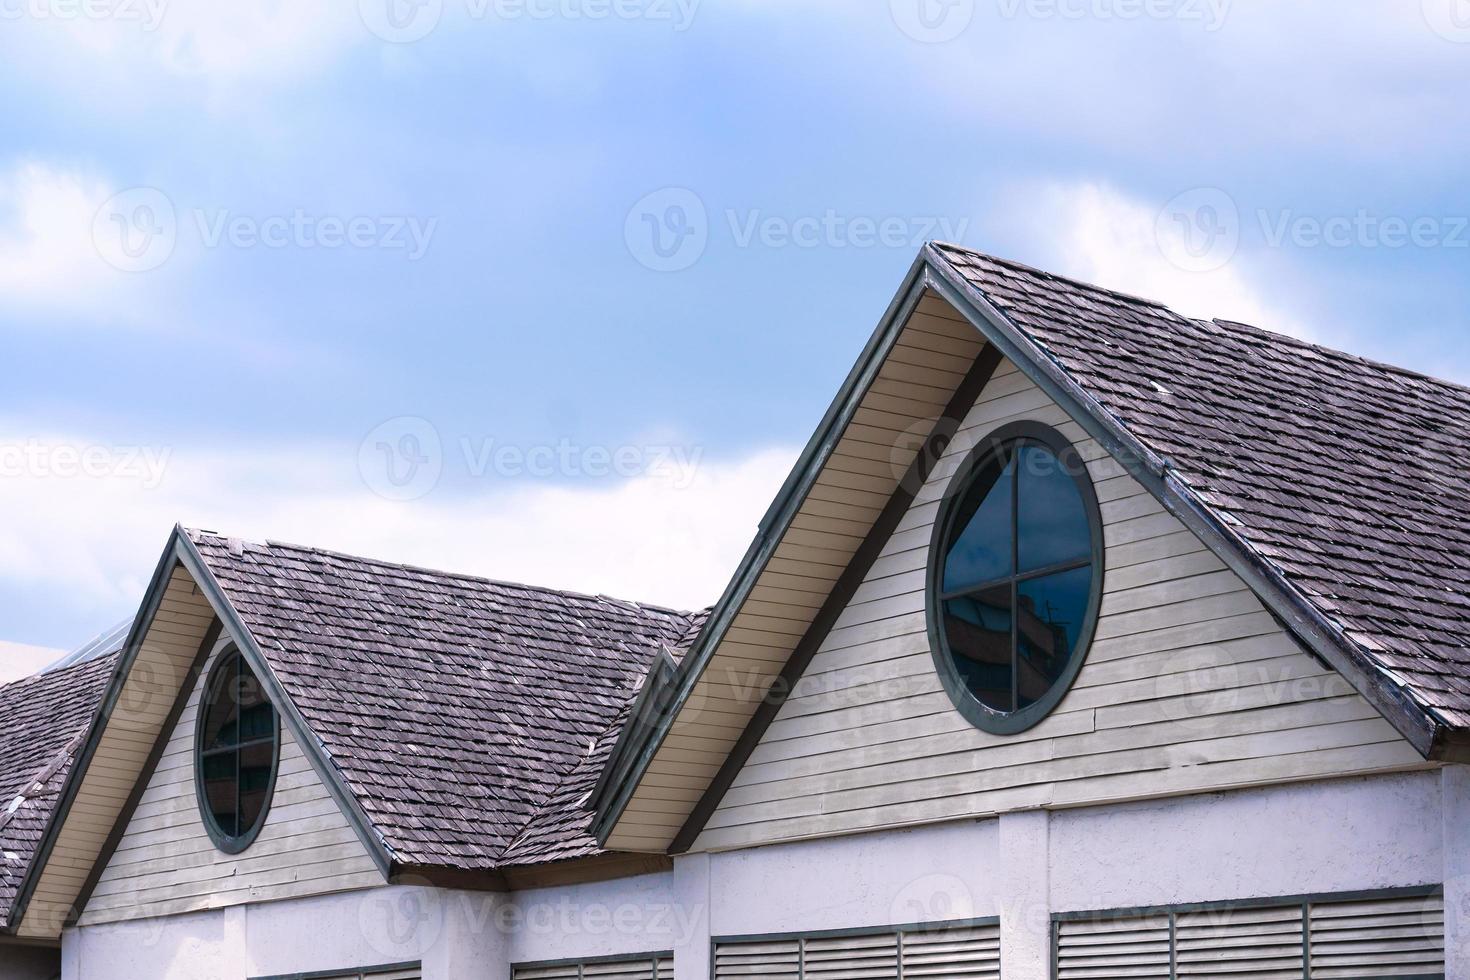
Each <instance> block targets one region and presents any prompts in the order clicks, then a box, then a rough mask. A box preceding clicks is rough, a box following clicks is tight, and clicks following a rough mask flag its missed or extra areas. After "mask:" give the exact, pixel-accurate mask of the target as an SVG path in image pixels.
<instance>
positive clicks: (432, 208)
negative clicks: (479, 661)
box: [0, 0, 1470, 656]
mask: <svg viewBox="0 0 1470 980" xmlns="http://www.w3.org/2000/svg"><path fill="white" fill-rule="evenodd" d="M390 3H391V4H393V6H392V7H389V6H387V5H388V4H390ZM1467 83H1470V3H1467V2H1466V0H1423V2H1422V3H1421V2H1420V0H1365V2H1362V3H1353V4H1342V3H1329V2H1320V0H1303V2H1297V3H1293V4H1289V5H1288V4H1281V3H1279V2H1271V0H1235V2H1229V0H891V2H890V0H870V2H852V0H842V2H839V0H812V2H807V3H801V2H796V0H786V2H777V0H723V2H721V0H703V2H696V0H417V2H415V0H361V2H358V0H350V2H339V0H321V2H303V0H295V2H286V0H281V2H268V3H258V4H257V3H246V4H242V5H240V6H239V8H238V9H233V8H232V9H228V10H226V9H224V8H223V6H222V5H219V4H214V3H209V2H205V0H91V5H90V6H85V7H84V6H83V5H81V4H80V3H78V2H77V0H0V85H3V88H4V91H6V92H8V93H11V97H10V98H7V99H6V101H5V105H4V107H3V109H0V113H3V115H0V122H3V124H0V343H3V351H4V354H5V361H6V363H7V364H8V365H9V366H10V370H9V371H7V372H6V378H5V384H4V389H3V391H4V395H3V399H0V504H3V506H4V507H5V510H6V513H7V516H8V517H9V520H7V521H6V522H5V526H4V528H3V529H0V641H5V642H9V643H11V644H31V645H40V646H43V647H67V646H71V645H73V644H75V643H78V642H80V641H82V640H84V639H85V638H86V637H87V636H89V635H90V634H92V633H94V632H96V631H98V630H100V629H102V628H103V627H105V626H107V625H109V624H110V623H111V622H113V621H115V620H117V619H119V618H121V617H123V616H126V615H129V614H130V613H131V612H132V611H133V609H134V608H135V607H136V604H137V601H138V599H139V597H140V594H141V590H142V588H143V586H144V584H145V582H146V578H147V575H148V573H149V571H150V570H151V568H152V565H153V563H154V561H155V560H156V557H157V554H158V552H159V550H160V549H161V547H162V546H163V543H164V538H165V536H166V534H167V531H168V529H169V527H170V526H171V525H172V523H173V522H174V521H176V520H177V521H182V522H184V523H187V524H193V525H197V526H204V527H208V528H212V529H216V530H220V531H223V532H227V533H233V534H239V535H241V536H247V537H271V538H275V539H281V540H290V541H297V542H302V543H310V544H320V545H323V546H328V547H335V548H339V549H343V550H350V551H355V552H359V553H365V554H370V555H377V556H382V557H387V558H394V559H401V560H406V561H413V562H418V563H422V564H429V565H435V566H441V567H448V568H454V569H460V570H465V571H471V572H477V573H482V574H488V575H493V576H496V577H501V578H509V579H519V580H529V581H536V582H544V583H546V584H554V585H563V586H568V587H573V588H580V589H586V590H591V591H602V592H607V593H611V594H615V595H621V596H626V597H632V598H640V599H647V600H650V601H660V602H665V603H669V604H675V605H681V606H692V605H698V604H702V603H705V602H708V601H711V600H713V598H715V596H716V595H717V594H718V592H719V590H720V588H721V587H722V586H723V584H724V581H725V579H726V577H727V576H728V575H729V573H730V571H731V570H732V569H733V565H734V563H735V561H736V560H737V559H738V557H739V555H740V553H741V552H742V551H743V549H744V547H745V545H746V544H747V543H748V542H749V539H750V536H751V534H752V533H753V530H754V523H755V521H756V519H757V518H758V517H759V515H760V513H761V511H762V510H763V509H764V507H765V504H766V503H767V501H768V499H769V497H770V495H771V493H772V492H773V491H774V489H775V487H776V486H777V485H778V484H779V482H780V480H781V478H782V477H783V476H784V473H785V471H786V469H787V467H788V466H789V464H790V462H791V460H792V458H793V457H794V454H795V452H796V450H797V448H798V447H799V446H800V444H801V443H802V442H803V441H804V440H805V439H806V437H807V435H808V434H809V432H810V431H811V429H812V427H813V426H814V424H815V423H816V421H817V419H818V418H819V417H820V415H821V412H822V411H823V409H824V408H825V406H826V404H827V402H828V400H829V399H830V398H831V396H832V393H833V392H834V390H835V389H836V386H837V385H838V383H839V382H840V380H841V378H842V376H843V375H844V374H845V373H846V371H847V369H848V367H849V366H850V364H851V361H852V359H853V357H854V356H855V355H856V353H857V352H858V350H859V349H860V347H861V345H862V343H863V341H864V340H865V339H866V337H867V335H868V333H869V332H870V330H871V329H872V327H873V325H874V324H875V322H876V321H877V319H878V317H879V315H880V314H881V312H882V310H883V308H884V306H885V305H886V303H887V301H888V299H889V298H890V297H891V295H892V293H893V291H894V289H895V288H896V286H897V285H898V282H899V280H900V279H901V277H902V275H903V273H904V271H905V270H906V269H907V267H908V266H909V264H910V262H911V261H912V260H913V257H914V255H915V253H916V251H917V247H918V245H919V243H920V242H921V241H922V240H923V239H924V238H927V237H941V238H953V239H959V240H960V241H962V242H963V243H965V244H968V245H972V246H975V247H978V248H981V249H984V250H987V251H991V252H995V253H998V254H1002V255H1006V256H1010V257H1014V258H1018V259H1021V260H1024V261H1027V262H1030V263H1032V264H1036V265H1040V266H1043V267H1046V268H1049V269H1054V270H1056V271H1059V272H1064V273H1069V274H1073V275H1077V276H1080V277H1083V278H1089V279H1093V280H1096V281H1100V282H1102V283H1104V284H1106V285H1110V286H1114V287H1117V288H1122V289H1125V290H1129V291H1133V292H1139V293H1144V294H1147V295H1151V296H1155V297H1158V298H1160V299H1164V300H1167V301H1169V302H1171V303H1173V304H1174V305H1176V307H1177V308H1180V309H1181V310H1182V311H1184V312H1187V313H1192V314H1195V315H1219V316H1231V317H1235V318H1238V319H1245V320H1250V321H1252V322H1257V323H1259V324H1260V325H1262V326H1267V327H1273V328H1276V329H1281V330H1285V331H1288V332H1292V333H1296V334H1299V335H1303V336H1307V337H1310V338H1311V339H1313V340H1317V341H1320V342H1322V343H1326V344H1330V345H1332V346H1337V347H1342V348H1345V349H1348V350H1352V351H1354V352H1356V353H1362V354H1365V355H1368V356H1372V357H1375V358H1379V359H1383V360H1388V361H1392V362H1396V363H1400V364H1403V365H1406V366H1409V367H1413V368H1417V369H1420V370H1424V371H1428V372H1431V373H1435V374H1439V375H1442V376H1446V377H1450V378H1453V379H1456V380H1460V381H1467V380H1470V315H1467V313H1466V309H1467V299H1470V277H1467V271H1470V229H1467V228H1466V216H1467V215H1470V192H1467V190H1466V187H1465V180H1464V178H1465V173H1466V170H1465V160H1466V157H1467V149H1470V145H1467V144H1470V100H1467V99H1465V98H1464V93H1465V91H1466V90H1467ZM654 230H657V232H658V234H659V236H660V238H659V247H658V248H655V239H654V238H653V237H652V236H653V233H654ZM415 460H417V461H418V463H419V465H418V468H416V469H409V468H408V467H410V466H411V465H412V463H413V461H415ZM390 465H392V466H395V467H397V468H398V469H397V472H395V473H392V474H390V473H389V472H388V470H387V467H388V466H390ZM395 479H396V481H397V482H395ZM16 656H20V653H17V654H16ZM37 656H39V655H37Z"/></svg>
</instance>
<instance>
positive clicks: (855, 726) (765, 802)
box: [695, 364, 1424, 850]
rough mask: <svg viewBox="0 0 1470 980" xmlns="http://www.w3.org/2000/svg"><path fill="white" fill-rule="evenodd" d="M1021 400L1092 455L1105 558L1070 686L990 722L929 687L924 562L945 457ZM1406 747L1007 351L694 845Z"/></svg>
mask: <svg viewBox="0 0 1470 980" xmlns="http://www.w3.org/2000/svg"><path fill="white" fill-rule="evenodd" d="M1021 419H1030V420H1035V421H1040V422H1043V423H1046V424H1048V425H1051V426H1053V427H1055V428H1057V429H1058V430H1060V431H1061V432H1062V433H1063V434H1064V435H1066V436H1067V437H1068V438H1069V439H1071V440H1072V441H1073V442H1074V443H1075V444H1076V445H1077V446H1078V448H1079V450H1080V452H1081V453H1082V456H1083V458H1084V459H1086V460H1087V461H1088V467H1089V470H1090V474H1091V476H1092V479H1093V480H1094V483H1095V485H1096V488H1097V493H1098V498H1099V502H1100V504H1101V508H1102V515H1103V521H1104V525H1105V533H1104V538H1105V542H1106V549H1107V555H1106V566H1107V571H1106V576H1105V579H1104V596H1103V600H1102V608H1101V614H1100V617H1099V622H1098V627H1097V633H1096V638H1095V640H1094V642H1093V644H1092V646H1091V648H1090V650H1089V651H1088V653H1087V660H1086V662H1085V665H1084V667H1083V669H1082V671H1081V673H1080V675H1079V676H1078V679H1077V682H1076V684H1075V686H1074V687H1073V689H1072V691H1071V692H1070V693H1069V694H1068V695H1067V696H1066V698H1065V699H1064V700H1063V701H1062V702H1061V704H1060V705H1059V706H1058V708H1057V710H1056V711H1055V712H1054V713H1053V714H1052V715H1051V716H1050V717H1048V718H1047V719H1046V720H1044V721H1043V722H1042V723H1041V724H1039V725H1037V726H1036V727H1035V728H1032V729H1031V730H1029V731H1027V732H1024V733H1022V734H1020V735H1014V736H997V735H991V734H987V733H985V732H981V731H978V730H977V729H975V728H974V727H972V726H971V725H970V724H969V723H967V722H966V721H965V720H964V719H963V718H962V717H961V716H960V715H959V713H958V712H957V711H956V710H955V708H954V706H953V704H952V703H951V701H950V700H949V698H948V697H947V696H946V695H945V693H944V692H943V690H942V689H941V687H940V682H939V677H938V675H937V674H936V672H935V669H934V664H933V661H932V658H931V654H930V651H929V640H928V636H927V632H926V615H925V599H924V586H925V566H926V564H927V562H928V559H929V550H928V549H929V543H930V536H931V532H932V528H933V524H934V521H935V519H936V515H937V513H938V510H939V501H940V498H941V495H942V492H943V490H944V488H945V486H946V485H947V483H948V481H949V479H950V478H951V477H952V475H953V474H954V472H955V471H956V469H957V467H958V465H959V463H960V462H961V460H962V459H963V458H964V456H965V455H966V453H967V452H968V450H969V449H970V448H971V447H972V446H974V445H975V444H976V442H977V441H978V440H980V439H982V438H983V437H984V436H985V435H987V434H988V433H989V432H990V431H992V430H993V429H995V428H996V427H997V426H999V425H1002V424H1004V423H1006V422H1011V421H1017V420H1021ZM1422 765H1424V763H1423V760H1422V759H1421V758H1420V757H1419V755H1418V754H1417V753H1416V752H1415V751H1414V750H1413V749H1412V748H1411V747H1410V746H1409V745H1408V743H1407V742H1405V741H1404V740H1403V739H1402V738H1401V737H1400V736H1399V735H1398V734H1397V733H1396V732H1395V731H1394V729H1393V728H1392V727H1391V726H1390V725H1389V724H1388V723H1387V722H1386V721H1384V720H1383V719H1382V718H1381V717H1380V716H1379V715H1378V713H1377V712H1376V711H1375V710H1374V709H1373V708H1372V707H1370V706H1369V705H1368V704H1367V702H1365V701H1364V700H1363V699H1362V698H1361V697H1360V696H1359V695H1357V694H1356V693H1354V692H1353V690H1352V689H1351V687H1350V686H1349V685H1348V684H1347V682H1346V681H1344V680H1343V679H1342V678H1341V677H1340V676H1339V675H1337V674H1335V673H1333V672H1332V671H1330V670H1329V669H1327V668H1325V667H1323V666H1322V665H1321V664H1319V663H1318V662H1317V661H1316V660H1314V659H1313V658H1312V657H1311V656H1309V655H1308V654H1307V653H1305V652H1304V651H1303V650H1302V649H1301V648H1300V647H1299V646H1298V644H1297V643H1296V642H1295V641H1294V640H1293V639H1292V638H1291V637H1290V636H1289V635H1288V634H1287V633H1285V632H1284V631H1283V630H1282V629H1281V627H1280V626H1279V625H1278V624H1277V622H1276V621H1275V620H1274V619H1273V618H1272V616H1271V615H1270V614H1268V613H1267V612H1266V610H1265V608H1264V606H1263V605H1262V604H1261V602H1260V601H1259V600H1258V599H1257V598H1256V597H1255V595H1254V594H1253V593H1252V592H1250V591H1249V590H1248V589H1247V588H1246V586H1245V584H1244V583H1243V582H1242V581H1241V580H1240V579H1239V578H1238V577H1237V576H1236V575H1235V574H1234V573H1233V572H1231V571H1229V570H1227V569H1226V568H1225V566H1224V564H1223V563H1222V562H1220V561H1219V560H1218V559H1217V558H1216V557H1215V556H1214V555H1213V554H1212V553H1210V552H1209V551H1208V550H1206V548H1205V546H1204V544H1203V543H1202V542H1201V541H1200V540H1199V539H1198V538H1196V537H1195V536H1194V535H1193V534H1192V533H1191V532H1190V531H1188V530H1186V529H1185V528H1184V526H1183V525H1182V524H1181V523H1180V522H1179V521H1178V520H1177V519H1175V518H1174V517H1173V516H1172V515H1170V514H1168V513H1167V512H1166V511H1165V510H1164V508H1163V507H1162V505H1160V504H1159V502H1158V501H1157V500H1156V499H1155V498H1154V497H1153V496H1152V495H1151V494H1149V493H1148V492H1147V491H1146V490H1145V489H1144V488H1143V487H1142V486H1141V485H1140V484H1139V483H1138V482H1137V481H1136V480H1134V479H1133V478H1132V477H1131V476H1129V475H1127V473H1126V472H1125V471H1124V470H1123V468H1122V467H1121V466H1120V465H1119V464H1118V463H1117V462H1116V461H1115V460H1114V459H1112V458H1111V457H1110V456H1109V455H1108V454H1107V453H1106V452H1105V451H1104V450H1103V449H1102V448H1101V447H1100V446H1099V445H1098V444H1097V443H1096V442H1095V441H1093V440H1091V439H1090V438H1088V437H1087V435H1086V433H1085V431H1084V430H1083V428H1082V427H1081V425H1079V424H1078V423H1076V422H1074V421H1073V420H1072V419H1070V418H1069V417H1068V416H1067V415H1066V414H1065V413H1064V412H1063V411H1062V410H1061V409H1060V408H1059V407H1058V406H1057V405H1056V404H1055V403H1054V402H1053V401H1052V400H1051V399H1050V397H1048V396H1047V395H1046V394H1045V393H1044V392H1043V391H1041V390H1040V389H1039V388H1037V387H1036V385H1034V384H1033V383H1032V382H1031V381H1030V380H1029V379H1028V378H1027V377H1026V376H1025V375H1024V374H1022V373H1021V372H1020V371H1019V370H1017V369H1016V368H1015V366H1014V365H1011V364H1004V365H1002V367H1001V368H1000V370H999V371H998V372H997V373H996V375H995V376H994V377H993V379H992V380H991V382H990V384H989V385H988V386H987V387H986V389H985V391H984V392H983V393H982V395H981V398H980V400H979V402H978V403H977V404H976V406H975V407H974V409H973V410H972V411H971V412H970V414H969V416H968V417H967V419H966V421H965V425H964V427H963V428H962V430H961V432H960V434H959V436H958V437H957V438H956V439H955V440H954V442H953V444H952V445H951V447H950V449H949V450H948V451H947V453H946V454H945V456H944V458H943V459H942V460H941V461H940V463H939V465H938V466H937V467H936V468H935V472H934V473H933V475H932V476H931V478H930V480H929V481H928V483H927V485H926V486H925V487H924V488H923V489H922V490H921V492H920V493H919V494H918V495H917V496H916V498H915V500H914V503H913V505H912V507H911V508H910V510H909V512H908V514H907V515H906V516H905V518H904V519H903V521H902V522H901V523H900V524H899V526H898V529H897V531H896V532H895V533H894V535H893V536H892V538H891V539H890V540H889V542H888V543H887V546H886V547H885V548H884V549H883V552H882V554H881V556H880V557H879V559H878V560H877V562H876V563H875V564H874V566H873V568H872V569H871V571H870V573H869V575H868V577H867V579H866V580H865V581H864V583H863V584H862V585H861V586H860V588H859V589H858V591H857V594H856V595H855V596H854V598H853V601H852V603H851V604H850V605H849V606H848V608H847V609H846V610H845V611H844V612H843V613H842V615H841V616H840V618H839V619H838V621H837V623H836V625H835V627H834V629H833V630H832V631H831V633H830V635H829V636H828V637H827V639H826V641H825V643H824V644H823V646H822V648H821V650H820V652H819V653H818V654H817V655H816V657H815V658H814V660H813V661H812V663H811V665H810V667H809V669H808V671H807V673H806V675H805V676H804V677H803V679H802V681H801V682H800V684H798V685H797V688H796V690H795V691H794V692H793V695H792V696H791V697H790V699H789V700H788V701H787V702H786V703H785V704H784V705H783V706H782V708H781V711H780V712H779V714H778V715H777V718H776V720H775V721H774V722H773V723H772V725H771V726H770V728H769V729H768V730H767V732H766V734H765V736H764V738H763V740H762V741H761V743H760V744H759V745H758V746H757V747H756V749H755V750H754V752H753V754H752V755H751V757H750V759H749V762H748V764H747V765H746V766H745V768H744V769H743V770H742V771H741V773H740V775H739V776H738V777H737V778H736V780H735V782H734V784H733V785H732V786H731V788H730V790H729V792H728V793H727V794H726V795H725V797H724V799H723V801H722V803H721V805H720V807H719V808H718V809H717V810H716V812H715V813H714V814H713V816H712V818H711V819H710V821H709V823H708V824H707V826H706V829H705V830H704V832H703V834H702V835H701V836H700V837H699V838H698V840H697V841H696V844H695V848H696V849H706V850H708V849H725V848H734V847H743V846H749V845H755V844H764V843H770V842H775V841H786V840H793V839H799V838H806V837H814V836H824V835H829V834H837V833H847V832H854V831H862V830H871V829H877V828H886V827H894V826H903V825H909V824H917V823H925V822H932V821H938V820H947V819H954V818H961V817H974V816H983V815H988V814H994V813H998V812H1002V811H1007V810H1014V809H1024V808H1032V807H1057V806H1075V805H1081V804H1089V803H1100V802H1107V801H1114V800H1126V799H1136V798H1145V797H1153V796H1162V795H1170V794H1179V793H1189V792H1197V791H1205V790H1216V789H1224V788H1232V787H1244V786H1250V785H1257V784H1262V783H1270V782H1278V781H1284V780H1294V779H1307V778H1315V777H1326V776H1336V775H1343V774H1350V773H1361V772H1368V771H1377V770H1388V769H1399V768H1411V767H1417V766H1422Z"/></svg>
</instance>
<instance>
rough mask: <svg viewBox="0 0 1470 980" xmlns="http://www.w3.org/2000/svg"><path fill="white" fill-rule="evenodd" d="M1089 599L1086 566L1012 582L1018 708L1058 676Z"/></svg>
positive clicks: (1089, 570)
mask: <svg viewBox="0 0 1470 980" xmlns="http://www.w3.org/2000/svg"><path fill="white" fill-rule="evenodd" d="M1091 598H1092V566H1091V565H1084V566H1083V567H1081V568H1074V569H1072V571H1070V572H1059V573H1057V574H1056V575H1047V576H1045V577H1043V578H1033V579H1028V580H1025V581H1022V582H1020V583H1018V584H1017V585H1016V641H1017V657H1016V676H1017V678H1018V682H1017V685H1016V687H1017V692H1018V694H1019V707H1022V708H1024V707H1026V706H1027V705H1028V704H1032V703H1034V702H1036V701H1038V700H1040V699H1041V697H1042V695H1044V694H1046V692H1047V691H1048V690H1050V689H1051V686H1052V685H1053V684H1055V683H1056V682H1057V680H1059V679H1060V678H1061V676H1062V673H1063V671H1065V670H1066V668H1067V661H1068V660H1069V659H1071V656H1072V651H1073V650H1074V649H1075V648H1076V645H1077V638H1078V634H1079V633H1080V632H1081V630H1082V621H1083V620H1084V619H1086V618H1087V604H1088V602H1089V601H1090V600H1091Z"/></svg>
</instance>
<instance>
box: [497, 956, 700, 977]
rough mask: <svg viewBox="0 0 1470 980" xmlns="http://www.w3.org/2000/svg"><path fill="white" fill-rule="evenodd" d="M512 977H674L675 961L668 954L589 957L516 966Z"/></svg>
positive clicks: (512, 971)
mask: <svg viewBox="0 0 1470 980" xmlns="http://www.w3.org/2000/svg"><path fill="white" fill-rule="evenodd" d="M511 978H512V980H674V960H673V957H672V956H671V955H669V954H666V953H665V954H659V955H658V956H657V957H656V958H655V957H653V956H649V957H648V958H646V959H645V958H642V957H639V958H637V959H627V958H626V957H624V958H621V959H612V960H587V961H586V962H583V963H558V964H552V965H539V966H538V965H535V964H532V965H528V966H517V967H515V968H513V969H512V970H511Z"/></svg>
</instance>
